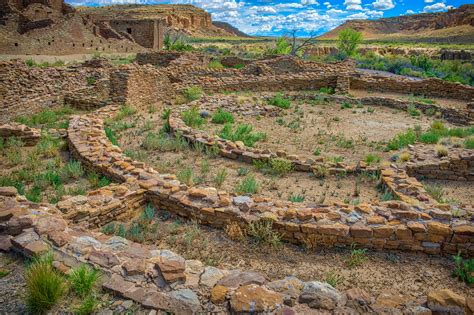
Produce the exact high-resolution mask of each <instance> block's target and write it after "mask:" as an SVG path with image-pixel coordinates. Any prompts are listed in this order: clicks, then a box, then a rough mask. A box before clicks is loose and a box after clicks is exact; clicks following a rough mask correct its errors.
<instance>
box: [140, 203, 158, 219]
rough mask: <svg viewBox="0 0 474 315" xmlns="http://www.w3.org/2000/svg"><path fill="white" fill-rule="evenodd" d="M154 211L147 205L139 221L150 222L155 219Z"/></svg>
mask: <svg viewBox="0 0 474 315" xmlns="http://www.w3.org/2000/svg"><path fill="white" fill-rule="evenodd" d="M155 214H156V209H155V208H154V207H153V206H152V205H151V204H147V205H146V207H145V209H144V210H143V212H142V213H141V215H140V219H141V220H142V221H144V222H148V223H149V222H151V221H153V219H154V218H155Z"/></svg>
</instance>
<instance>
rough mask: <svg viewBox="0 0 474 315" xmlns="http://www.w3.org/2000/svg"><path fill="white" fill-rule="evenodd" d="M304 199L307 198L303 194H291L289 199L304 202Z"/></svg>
mask: <svg viewBox="0 0 474 315" xmlns="http://www.w3.org/2000/svg"><path fill="white" fill-rule="evenodd" d="M304 200H305V196H304V195H303V194H297V195H293V194H291V196H290V197H288V201H291V202H303V201H304Z"/></svg>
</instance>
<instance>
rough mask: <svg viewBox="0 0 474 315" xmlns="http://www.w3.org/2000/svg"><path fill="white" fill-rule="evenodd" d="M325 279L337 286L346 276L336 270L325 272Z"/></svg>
mask: <svg viewBox="0 0 474 315" xmlns="http://www.w3.org/2000/svg"><path fill="white" fill-rule="evenodd" d="M324 280H325V281H326V282H327V283H329V284H330V285H331V286H332V287H333V288H335V287H336V286H337V285H338V284H339V283H341V282H342V281H343V280H344V276H342V275H341V274H340V273H338V272H336V271H329V272H327V273H326V274H325V278H324Z"/></svg>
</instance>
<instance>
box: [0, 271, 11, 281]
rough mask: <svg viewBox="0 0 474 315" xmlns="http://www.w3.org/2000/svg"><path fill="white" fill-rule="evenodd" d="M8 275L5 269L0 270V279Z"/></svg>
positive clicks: (8, 272)
mask: <svg viewBox="0 0 474 315" xmlns="http://www.w3.org/2000/svg"><path fill="white" fill-rule="evenodd" d="M9 274H10V271H8V270H6V269H0V279H2V278H5V277H6V276H8V275H9Z"/></svg>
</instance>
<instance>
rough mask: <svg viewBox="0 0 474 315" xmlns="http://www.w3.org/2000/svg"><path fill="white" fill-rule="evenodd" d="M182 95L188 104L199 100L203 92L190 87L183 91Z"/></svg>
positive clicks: (198, 88)
mask: <svg viewBox="0 0 474 315" xmlns="http://www.w3.org/2000/svg"><path fill="white" fill-rule="evenodd" d="M183 95H184V97H185V98H186V100H187V101H188V102H192V101H195V100H198V99H200V98H201V96H202V95H203V91H202V89H201V88H200V87H199V86H192V87H189V88H187V89H186V90H184V92H183Z"/></svg>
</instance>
